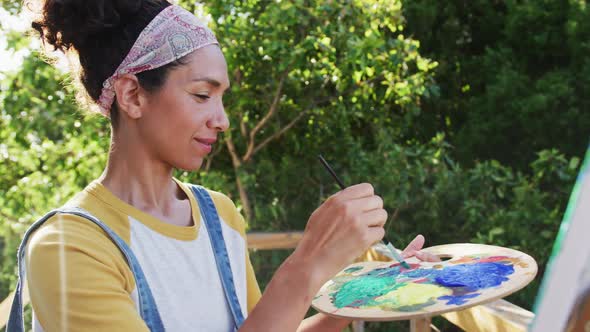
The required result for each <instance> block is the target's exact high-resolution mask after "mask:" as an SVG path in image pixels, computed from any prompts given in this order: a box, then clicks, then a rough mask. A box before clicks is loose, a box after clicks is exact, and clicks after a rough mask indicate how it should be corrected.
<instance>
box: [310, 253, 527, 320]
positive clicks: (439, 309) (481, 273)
mask: <svg viewBox="0 0 590 332" xmlns="http://www.w3.org/2000/svg"><path fill="white" fill-rule="evenodd" d="M424 251H427V252H430V253H432V254H434V255H437V256H439V257H441V258H443V259H446V258H449V257H450V259H448V260H445V261H443V262H422V261H418V260H417V259H415V258H411V259H408V260H407V262H408V263H409V264H410V267H411V268H410V269H405V268H403V267H402V266H400V264H399V263H397V262H393V261H392V262H361V263H355V264H352V265H350V266H348V267H347V268H346V269H344V270H342V271H341V272H340V273H338V274H337V275H336V276H335V277H334V278H332V280H330V281H328V282H327V283H326V284H325V285H324V286H323V287H322V288H321V289H320V291H319V292H318V294H317V295H316V297H315V298H314V300H313V302H312V306H313V307H314V308H315V309H316V310H318V311H320V312H323V313H326V314H328V315H332V316H338V317H343V318H349V319H360V320H366V321H386V320H402V319H412V318H418V317H424V316H433V315H438V314H441V313H444V312H449V311H457V310H463V309H465V308H467V307H471V306H475V305H478V304H482V303H485V302H490V301H493V300H496V299H499V298H502V297H505V296H507V295H509V294H512V293H514V292H516V291H517V290H519V289H521V288H523V287H524V286H526V285H527V284H528V283H529V282H531V281H532V280H533V278H534V277H535V275H536V274H537V263H536V262H535V260H534V259H533V258H532V257H531V256H529V255H527V254H524V253H522V252H520V251H517V250H513V249H508V248H502V247H496V246H489V245H483V244H464V243H461V244H447V245H442V246H436V247H431V248H426V249H424Z"/></svg>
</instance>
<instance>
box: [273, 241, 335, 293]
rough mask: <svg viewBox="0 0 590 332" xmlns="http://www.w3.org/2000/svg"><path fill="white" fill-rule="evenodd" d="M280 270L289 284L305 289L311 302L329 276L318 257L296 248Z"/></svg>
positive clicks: (300, 289) (301, 289)
mask: <svg viewBox="0 0 590 332" xmlns="http://www.w3.org/2000/svg"><path fill="white" fill-rule="evenodd" d="M279 271H280V273H281V274H284V277H285V278H286V280H285V281H286V282H287V283H288V284H289V285H291V286H293V287H297V288H298V289H299V291H301V292H303V291H305V293H306V299H307V298H308V297H309V301H310V302H311V299H313V297H314V296H315V295H316V293H317V292H318V291H319V289H320V288H321V287H322V285H323V284H324V282H325V281H326V278H327V277H326V276H324V275H325V273H323V269H322V267H321V264H319V262H318V260H317V257H311V255H309V254H306V253H303V252H301V250H295V251H294V252H293V254H291V256H289V257H288V258H287V259H286V260H285V262H283V264H282V265H281V267H280V268H279ZM279 271H277V272H279Z"/></svg>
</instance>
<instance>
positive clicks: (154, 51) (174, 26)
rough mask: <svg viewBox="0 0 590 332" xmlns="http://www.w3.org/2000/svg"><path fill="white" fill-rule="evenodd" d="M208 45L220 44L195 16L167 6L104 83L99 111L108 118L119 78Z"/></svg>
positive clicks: (156, 66) (179, 8) (159, 65)
mask: <svg viewBox="0 0 590 332" xmlns="http://www.w3.org/2000/svg"><path fill="white" fill-rule="evenodd" d="M211 44H217V45H219V43H218V42H217V39H216V38H215V35H214V34H213V32H211V30H209V28H207V26H206V25H205V24H204V23H203V22H201V21H200V20H199V19H198V18H197V17H196V16H195V15H193V14H192V13H191V12H189V11H187V10H186V9H184V8H182V7H180V6H177V5H171V6H168V7H166V8H165V9H164V10H162V11H161V12H160V13H159V14H158V15H157V16H156V17H155V18H154V19H153V20H152V21H151V22H150V23H149V24H148V25H147V26H146V27H145V28H144V29H143V31H142V32H141V33H140V34H139V37H137V40H136V41H135V43H134V44H133V47H131V50H130V51H129V53H128V54H127V56H126V57H125V59H124V60H123V62H122V63H121V64H120V65H119V67H118V68H117V70H116V71H115V73H114V74H113V75H112V76H111V77H109V78H107V79H106V80H105V81H104V83H103V88H102V92H101V94H100V97H99V99H98V106H99V108H100V112H101V113H102V114H103V115H104V116H106V117H109V114H110V109H111V105H112V104H113V101H114V100H115V87H114V83H115V81H116V80H117V79H118V78H119V77H120V76H121V75H124V74H137V73H140V72H142V71H146V70H151V69H155V68H158V67H161V66H164V65H166V64H168V63H170V62H173V61H175V60H177V59H180V58H182V57H183V56H185V55H187V54H189V53H191V52H192V51H194V50H197V49H199V48H202V47H204V46H207V45H211Z"/></svg>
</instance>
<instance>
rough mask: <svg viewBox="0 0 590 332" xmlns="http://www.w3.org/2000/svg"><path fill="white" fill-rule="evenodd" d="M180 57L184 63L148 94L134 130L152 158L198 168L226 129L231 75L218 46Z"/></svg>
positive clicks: (176, 165)
mask: <svg viewBox="0 0 590 332" xmlns="http://www.w3.org/2000/svg"><path fill="white" fill-rule="evenodd" d="M183 60H184V61H183V62H185V63H186V64H185V65H181V66H178V67H175V68H173V69H172V70H170V71H169V73H168V77H167V78H166V82H165V83H164V85H163V86H162V87H161V88H160V89H159V90H157V91H156V92H154V93H152V94H149V96H148V98H147V100H148V102H147V104H146V111H145V112H142V116H141V118H139V119H138V120H137V121H138V130H139V135H140V139H141V144H145V145H144V147H145V148H146V149H147V151H149V155H150V157H152V158H155V159H156V160H159V161H163V162H165V163H167V164H169V165H170V166H172V167H174V168H179V169H184V170H196V169H198V168H199V167H200V166H201V164H202V162H203V158H205V157H206V156H207V155H208V154H209V153H210V152H211V149H212V146H213V145H214V144H215V143H216V140H217V139H218V134H219V132H222V131H225V130H226V129H227V128H228V127H229V121H228V118H227V115H226V114H225V110H224V107H223V101H222V97H223V93H224V92H225V90H226V89H228V88H229V79H228V75H227V64H226V63H225V58H224V57H223V54H222V53H221V50H220V49H219V47H218V46H217V45H209V46H205V47H203V48H201V49H198V50H196V51H194V52H193V53H191V54H189V55H187V56H186V57H185V58H184V59H183Z"/></svg>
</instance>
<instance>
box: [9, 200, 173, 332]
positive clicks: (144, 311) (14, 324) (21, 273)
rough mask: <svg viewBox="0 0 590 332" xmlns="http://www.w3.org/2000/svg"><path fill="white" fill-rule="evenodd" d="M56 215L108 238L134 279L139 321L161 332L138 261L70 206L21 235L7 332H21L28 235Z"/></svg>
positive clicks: (86, 215) (107, 230)
mask: <svg viewBox="0 0 590 332" xmlns="http://www.w3.org/2000/svg"><path fill="white" fill-rule="evenodd" d="M56 213H64V214H72V215H76V216H80V217H83V218H86V219H88V220H90V221H91V222H93V223H95V224H96V225H98V226H99V227H100V228H101V229H102V230H103V231H105V233H106V234H107V235H108V236H109V237H110V239H111V240H112V241H113V243H114V244H115V245H117V247H118V248H119V250H121V253H123V255H124V256H125V259H126V260H127V263H128V264H129V267H130V268H131V271H132V272H133V277H134V278H135V285H136V287H137V294H138V300H139V301H138V302H139V312H140V315H141V318H142V319H143V320H144V321H145V323H146V325H147V326H148V328H149V329H150V331H152V332H163V331H164V325H163V324H162V320H161V318H160V314H159V313H158V309H157V307H156V302H155V301H154V297H153V296H152V292H151V290H150V288H149V286H148V284H147V280H146V278H145V275H144V274H143V271H142V270H141V267H140V266H139V262H138V261H137V258H135V255H133V252H131V249H130V248H129V246H128V245H127V244H126V243H125V241H123V239H121V238H120V237H119V236H118V235H117V234H116V233H115V232H113V231H112V230H111V229H110V228H109V227H108V226H106V225H105V224H103V223H102V222H101V221H100V220H98V219H97V218H95V217H94V216H93V215H91V214H90V213H88V212H87V211H85V210H83V209H80V208H71V207H63V208H60V209H56V210H53V211H51V212H49V213H47V214H46V215H45V216H43V217H42V218H41V219H39V220H37V221H36V222H35V223H33V224H32V225H31V227H30V228H29V229H28V230H27V232H26V233H25V235H24V237H23V240H22V242H21V244H20V246H19V248H18V253H17V262H18V282H17V284H16V290H15V294H14V300H13V302H12V307H11V309H10V316H9V319H8V325H7V326H6V331H7V332H24V331H25V329H24V320H23V304H22V288H23V284H24V280H25V262H24V259H25V253H26V247H27V242H28V240H29V237H30V236H31V234H32V233H33V232H34V231H35V230H37V229H38V228H39V227H40V226H41V225H42V224H43V223H44V222H45V221H47V220H48V219H49V218H51V217H52V216H53V215H55V214H56Z"/></svg>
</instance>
